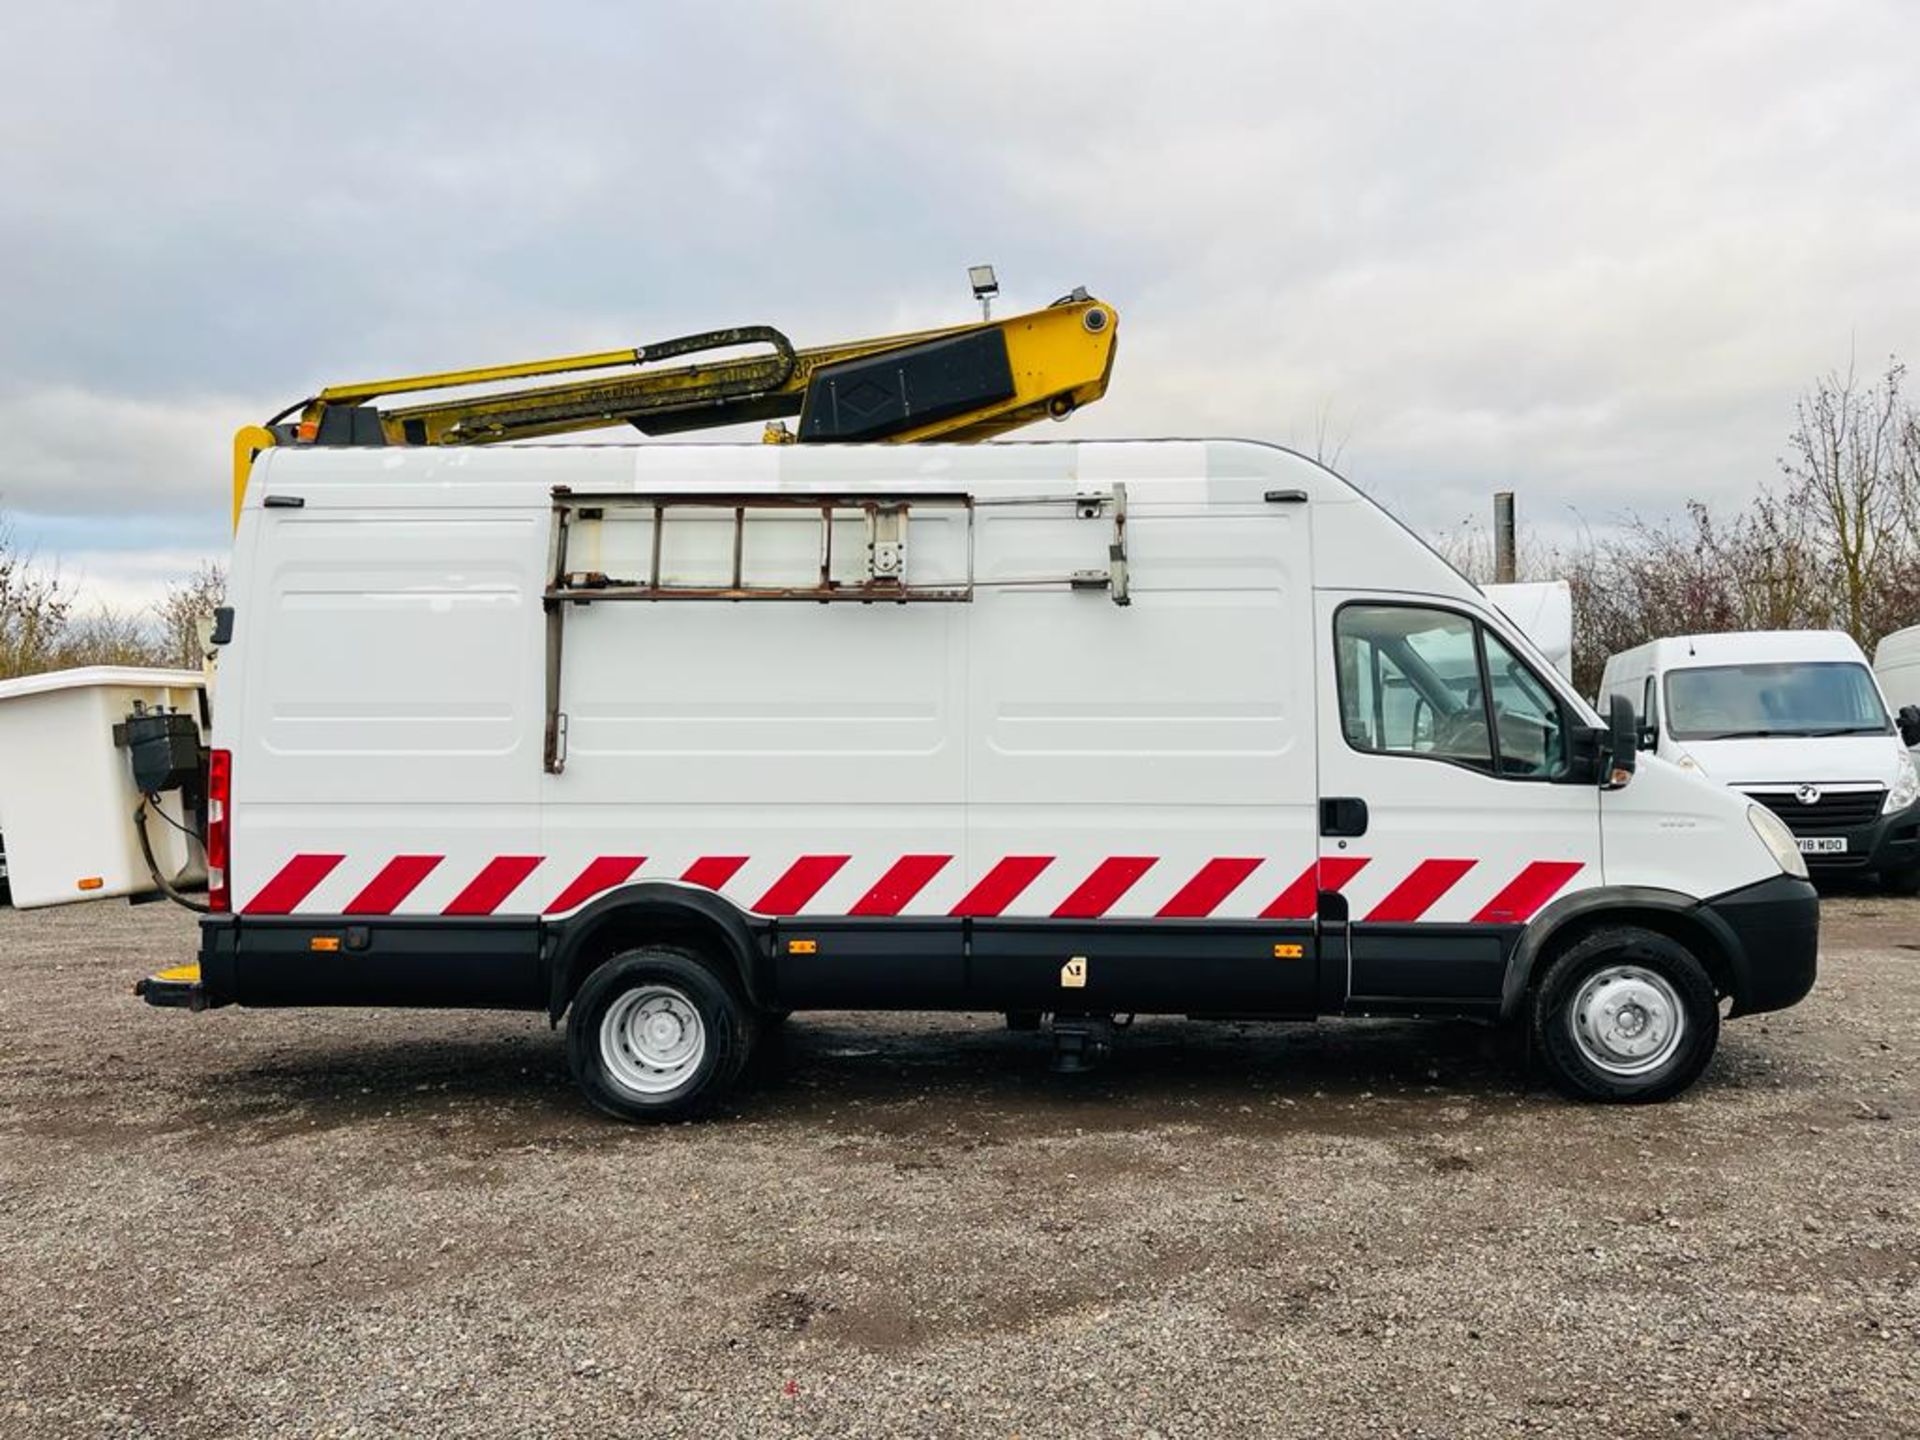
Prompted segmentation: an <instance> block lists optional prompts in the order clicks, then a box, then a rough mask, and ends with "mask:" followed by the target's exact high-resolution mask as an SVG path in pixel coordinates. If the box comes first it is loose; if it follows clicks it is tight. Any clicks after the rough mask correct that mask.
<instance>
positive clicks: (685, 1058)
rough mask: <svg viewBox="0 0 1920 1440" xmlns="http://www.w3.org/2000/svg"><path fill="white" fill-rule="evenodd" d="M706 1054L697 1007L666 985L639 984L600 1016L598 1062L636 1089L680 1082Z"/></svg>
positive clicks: (660, 1091)
mask: <svg viewBox="0 0 1920 1440" xmlns="http://www.w3.org/2000/svg"><path fill="white" fill-rule="evenodd" d="M706 1057H707V1025H706V1021H704V1020H703V1019H701V1018H700V1010H699V1007H698V1006H696V1005H695V1004H694V1003H693V1001H691V1000H690V999H688V998H687V996H686V995H685V993H683V992H682V991H679V990H676V989H674V988H673V987H672V986H671V985H642V986H640V987H638V988H637V989H633V990H629V991H627V992H626V993H625V994H624V995H622V996H620V998H619V999H617V1000H615V1001H614V1002H613V1003H612V1004H611V1005H609V1006H608V1007H607V1013H606V1014H605V1015H604V1016H602V1017H601V1019H600V1063H601V1064H602V1065H603V1066H604V1067H605V1068H606V1072H607V1074H608V1076H609V1077H610V1078H611V1079H612V1080H613V1082H614V1083H615V1084H616V1085H618V1086H620V1087H621V1088H622V1089H624V1090H630V1091H632V1092H633V1093H634V1094H636V1095H665V1094H669V1093H670V1092H672V1091H674V1090H678V1089H679V1088H680V1087H681V1086H682V1085H684V1084H686V1083H687V1081H688V1079H690V1078H691V1077H692V1076H693V1075H694V1074H695V1072H697V1071H698V1070H699V1068H700V1064H701V1062H702V1061H703V1060H705V1059H706Z"/></svg>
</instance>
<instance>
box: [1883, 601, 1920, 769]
mask: <svg viewBox="0 0 1920 1440" xmlns="http://www.w3.org/2000/svg"><path fill="white" fill-rule="evenodd" d="M1873 674H1874V678H1875V679H1876V680H1878V681H1879V682H1880V693H1881V694H1883V695H1885V696H1886V697H1887V704H1888V705H1889V706H1891V707H1892V709H1893V712H1894V714H1895V715H1898V716H1900V717H1901V720H1902V723H1903V726H1904V725H1905V724H1906V723H1907V721H1906V716H1905V715H1904V713H1903V712H1905V711H1906V710H1907V709H1909V708H1910V707H1911V708H1913V709H1914V710H1915V714H1916V716H1920V625H1909V626H1907V628H1906V629H1904V630H1896V631H1894V632H1893V633H1892V634H1891V635H1888V636H1886V637H1885V638H1883V639H1882V640H1881V641H1880V643H1879V644H1878V645H1876V646H1874V647H1873ZM1908 743H1909V744H1911V743H1913V742H1911V741H1910V742H1908Z"/></svg>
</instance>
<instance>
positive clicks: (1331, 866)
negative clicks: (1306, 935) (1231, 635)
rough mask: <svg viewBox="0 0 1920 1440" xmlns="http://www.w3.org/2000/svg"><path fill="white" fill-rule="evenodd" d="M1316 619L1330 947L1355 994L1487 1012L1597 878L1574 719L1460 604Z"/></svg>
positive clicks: (1365, 604) (1396, 602)
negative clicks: (1554, 909)
mask: <svg viewBox="0 0 1920 1440" xmlns="http://www.w3.org/2000/svg"><path fill="white" fill-rule="evenodd" d="M1316 613H1317V616H1318V632H1319V633H1318V637H1317V638H1318V644H1319V647H1320V654H1321V668H1320V686H1319V691H1320V716H1321V723H1320V727H1319V740H1318V745H1319V752H1320V815H1319V821H1320V841H1319V854H1320V873H1319V887H1320V892H1321V914H1322V919H1323V932H1324V934H1323V944H1324V945H1325V946H1326V947H1327V951H1328V954H1329V955H1330V956H1331V957H1332V958H1333V959H1334V960H1335V961H1336V963H1337V960H1338V957H1339V956H1340V954H1341V952H1342V950H1344V954H1345V959H1346V968H1347V978H1346V992H1347V997H1348V1001H1349V1003H1350V1004H1351V1005H1352V1006H1353V1007H1354V1008H1359V1009H1393V1008H1395V1007H1396V1006H1418V1007H1421V1008H1426V1009H1431V1008H1433V1007H1434V1006H1435V1005H1436V1004H1440V1005H1448V1004H1455V1005H1458V1006H1459V1007H1460V1008H1461V1009H1463V1010H1469V1011H1472V1010H1478V1009H1482V1008H1490V1007H1493V1006H1495V1005H1497V1004H1498V1001H1499V996H1500V986H1501V981H1502V978H1503V975H1504V971H1505V965H1506V959H1507V956H1508V954H1509V953H1510V951H1511V949H1512V945H1513V942H1514V940H1515V939H1516V938H1517V937H1518V935H1519V933H1520V930H1521V928H1522V927H1523V926H1524V925H1525V923H1526V922H1527V920H1528V919H1529V918H1531V917H1532V916H1533V915H1534V914H1535V913H1537V912H1538V911H1539V910H1540V909H1541V908H1542V907H1543V906H1545V905H1546V904H1547V903H1548V902H1550V901H1551V900H1553V899H1554V898H1555V897H1557V896H1559V895H1562V894H1565V893H1568V892H1569V891H1571V890H1575V889H1579V888H1582V887H1584V886H1588V885H1593V884H1597V883H1599V879H1600V816H1599V791H1598V789H1597V787H1595V786H1594V785H1592V784H1591V783H1577V784H1576V783H1568V782H1567V781H1566V776H1565V772H1566V769H1567V761H1568V744H1569V736H1570V732H1571V717H1570V716H1569V715H1568V714H1567V713H1566V712H1565V708H1564V707H1563V706H1562V704H1561V702H1560V700H1559V698H1558V696H1557V694H1556V692H1555V690H1554V689H1553V688H1552V687H1551V686H1550V685H1548V684H1547V682H1546V681H1545V680H1544V679H1543V678H1542V677H1541V676H1540V675H1539V674H1538V673H1537V672H1536V671H1535V670H1534V669H1533V668H1532V666H1531V665H1530V664H1529V663H1528V662H1527V661H1525V660H1524V659H1522V658H1521V655H1520V654H1519V653H1518V647H1515V646H1512V645H1510V644H1508V643H1507V642H1506V641H1504V640H1503V639H1502V638H1501V636H1500V635H1499V633H1498V632H1497V631H1496V630H1494V629H1493V628H1492V627H1490V626H1488V625H1487V624H1486V623H1485V622H1484V620H1483V619H1482V618H1481V617H1479V616H1478V615H1476V614H1475V613H1473V612H1471V611H1470V610H1468V609H1467V608H1465V607H1454V606H1452V605H1450V604H1448V603H1447V602H1445V601H1441V600H1433V601H1428V600H1423V599H1418V598H1411V597H1407V596H1393V597H1386V596H1369V595H1361V594H1351V593H1330V592H1322V593H1321V594H1320V595H1319V597H1318V602H1317V606H1316Z"/></svg>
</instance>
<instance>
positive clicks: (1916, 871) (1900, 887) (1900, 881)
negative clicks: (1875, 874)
mask: <svg viewBox="0 0 1920 1440" xmlns="http://www.w3.org/2000/svg"><path fill="white" fill-rule="evenodd" d="M1880 888H1881V889H1882V890H1884V891H1886V892H1887V893H1888V894H1889V895H1920V865H1903V866H1901V867H1900V868H1899V869H1897V870H1882V871H1881V872H1880Z"/></svg>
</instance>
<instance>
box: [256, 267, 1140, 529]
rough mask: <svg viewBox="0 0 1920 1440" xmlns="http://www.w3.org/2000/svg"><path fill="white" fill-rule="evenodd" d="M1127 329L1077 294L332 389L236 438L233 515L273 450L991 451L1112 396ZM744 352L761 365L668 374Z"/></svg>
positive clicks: (724, 363) (703, 337)
mask: <svg viewBox="0 0 1920 1440" xmlns="http://www.w3.org/2000/svg"><path fill="white" fill-rule="evenodd" d="M1117 330H1118V317H1117V316H1116V315H1115V314H1114V311H1113V307H1111V306H1110V305H1107V304H1105V303H1104V302H1103V301H1100V300H1096V299H1093V298H1092V297H1091V296H1089V295H1088V294H1087V293H1086V291H1084V290H1076V291H1074V292H1073V294H1071V295H1068V296H1065V297H1063V298H1062V299H1060V300H1056V301H1055V302H1054V303H1053V304H1052V305H1049V306H1047V307H1046V308H1045V309H1044V310H1035V311H1033V312H1031V313H1029V314H1025V315H1013V316H1009V317H1007V318H1006V319H1003V320H984V321H980V322H978V323H975V324H969V325H956V326H952V327H950V328H948V329H943V330H921V331H915V332H913V333H910V334H904V335H882V336H878V337H876V338H873V339H868V340H852V341H846V342H843V343H841V344H837V345H821V346H816V347H813V348H810V349H805V350H800V349H795V348H794V346H793V345H792V344H791V343H790V342H789V341H788V339H787V337H786V336H785V335H783V334H781V333H780V332H779V331H778V330H775V329H773V328H772V327H771V326H767V325H743V326H737V327H734V328H732V329H727V330H711V331H706V332H703V333H701V334H698V335H686V336H681V337H680V338H678V339H674V340H667V341H663V342H661V343H659V344H655V345H644V346H637V347H635V348H633V349H630V350H603V351H598V352H595V353H592V354H587V355H567V356H561V357H558V358H556V359H552V360H532V361H526V362H524V363H521V364H517V365H494V366H489V367H486V368H483V369H478V370H452V371H447V372H444V373H442V374H437V375H414V376H406V377H401V378H396V379H392V380H373V381H367V382H365V383H363V384H357V385H333V386H329V387H328V388H327V389H325V390H322V391H321V392H320V393H319V394H317V395H315V396H313V397H312V398H311V399H309V400H306V401H304V402H302V403H301V404H300V405H298V406H289V407H288V408H287V409H286V410H284V411H282V412H281V413H280V414H279V415H278V416H276V417H275V418H274V419H273V420H272V421H270V422H268V424H266V425H264V426H259V425H250V426H247V427H245V428H244V429H242V430H241V431H240V433H239V434H238V435H237V436H235V437H234V492H233V498H234V518H235V521H236V523H237V522H238V519H239V511H240V501H241V499H242V498H243V496H244V495H245V492H246V483H247V475H248V472H249V471H250V470H251V468H252V464H253V460H254V457H255V456H256V455H258V454H259V452H260V451H261V450H263V449H266V448H268V447H270V446H274V445H356V446H379V445H492V444H497V443H499V442H501V441H506V440H532V439H539V438H541V437H543V436H549V435H563V434H570V433H574V432H577V431H583V430H595V429H600V428H602V427H605V426H611V425H632V426H634V427H636V428H637V429H639V430H641V431H642V432H644V433H646V434H648V435H671V434H676V433H679V432H682V431H687V430H704V429H711V428H713V427H715V426H721V425H737V424H740V423H742V422H751V421H756V420H764V421H777V420H786V419H789V418H792V417H795V416H797V417H799V427H798V430H797V432H789V431H788V430H787V429H786V427H785V426H784V425H781V426H774V425H769V426H768V431H767V438H768V439H769V440H771V441H777V442H786V441H797V442H799V443H802V444H810V443H842V444H845V443H856V442H870V441H891V442H896V443H898V442H905V441H914V440H945V441H952V442H965V441H974V440H990V439H992V438H993V437H994V436H996V435H1002V434H1005V433H1006V432H1007V431H1009V430H1015V429H1018V428H1019V427H1020V426H1022V425H1030V424H1032V423H1033V422H1034V421H1036V420H1041V419H1047V418H1051V419H1056V420H1060V419H1065V418H1066V417H1067V416H1068V415H1071V414H1072V413H1073V412H1074V411H1075V410H1077V409H1079V408H1080V407H1081V406H1082V405H1088V404H1091V403H1092V402H1094V401H1095V400H1098V399H1099V398H1100V397H1101V396H1102V395H1104V394H1106V391H1107V381H1108V378H1109V377H1110V376H1111V375H1112V373H1113V357H1114V345H1115V340H1116V338H1117V335H1116V332H1117ZM742 350H746V351H748V353H745V354H739V353H727V354H724V355H720V356H719V358H716V359H712V360H707V361H702V362H697V363H690V364H680V365H672V366H667V367H665V368H661V367H662V363H663V362H667V361H673V360H684V359H685V357H687V356H690V355H699V354H711V353H715V352H722V351H724V352H739V351H742ZM606 370H623V371H625V372H626V373H624V374H619V375H611V376H606V375H603V376H597V377H595V378H591V379H580V378H573V379H566V380H562V381H559V382H557V383H554V384H547V385H534V386H525V387H521V388H517V389H508V390H497V389H496V390H493V391H491V392H487V393H482V394H478V395H471V394H470V395H464V396H459V397H454V398H448V399H440V400H426V401H423V402H421V403H418V404H408V405H400V406H395V407H393V408H382V407H379V406H376V405H375V404H374V403H373V402H375V401H376V400H380V399H382V398H385V397H391V396H398V395H418V394H423V393H425V392H429V391H436V390H471V389H472V388H473V387H476V386H489V385H498V384H500V383H502V382H507V381H516V380H531V379H537V378H540V377H544V376H575V377H578V376H580V375H582V374H584V373H585V372H587V371H606ZM296 411H297V412H298V418H297V419H292V420H289V417H291V416H293V415H294V414H295V412H296Z"/></svg>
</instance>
